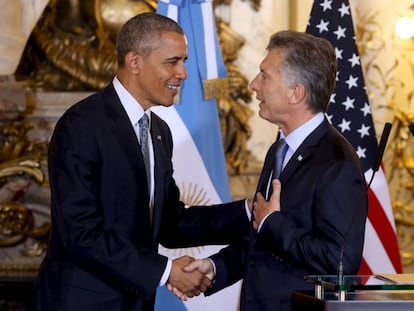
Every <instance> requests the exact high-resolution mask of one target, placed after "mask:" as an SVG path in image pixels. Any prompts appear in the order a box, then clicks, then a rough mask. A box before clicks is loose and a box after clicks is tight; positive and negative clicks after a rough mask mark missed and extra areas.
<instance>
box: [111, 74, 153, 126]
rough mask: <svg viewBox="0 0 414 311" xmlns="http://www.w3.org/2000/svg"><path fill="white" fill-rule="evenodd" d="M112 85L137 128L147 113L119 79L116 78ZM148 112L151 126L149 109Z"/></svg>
mask: <svg viewBox="0 0 414 311" xmlns="http://www.w3.org/2000/svg"><path fill="white" fill-rule="evenodd" d="M112 83H113V86H114V88H115V92H116V93H117V94H118V96H119V99H120V101H121V104H122V106H123V107H124V109H125V111H126V113H127V115H128V118H129V120H130V121H131V124H132V125H133V126H136V125H137V124H138V121H139V119H141V117H142V116H143V114H144V113H145V111H144V109H143V108H142V106H141V105H140V103H139V102H138V101H137V100H136V99H135V98H134V97H133V96H132V95H131V93H129V92H128V90H127V89H126V88H125V87H124V86H123V85H122V84H121V82H120V81H119V80H118V77H115V78H114V79H113V81H112ZM147 111H148V112H147V115H148V117H149V122H150V124H151V114H150V113H149V109H147Z"/></svg>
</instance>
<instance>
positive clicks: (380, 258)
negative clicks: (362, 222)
mask: <svg viewBox="0 0 414 311" xmlns="http://www.w3.org/2000/svg"><path fill="white" fill-rule="evenodd" d="M363 257H364V260H365V261H366V263H367V265H368V266H369V268H370V269H371V271H372V272H373V273H374V274H378V273H395V269H394V266H393V264H392V262H391V261H390V258H389V257H388V254H387V252H386V251H385V248H384V245H383V244H382V243H381V240H380V239H379V237H378V235H377V232H376V231H375V229H374V227H373V226H372V223H371V222H370V221H369V220H368V219H367V223H366V226H365V242H364V251H363Z"/></svg>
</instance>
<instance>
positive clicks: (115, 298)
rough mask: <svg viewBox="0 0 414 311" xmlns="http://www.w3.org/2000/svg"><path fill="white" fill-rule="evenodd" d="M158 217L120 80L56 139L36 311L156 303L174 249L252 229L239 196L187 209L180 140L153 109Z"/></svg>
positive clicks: (71, 114) (61, 127)
mask: <svg viewBox="0 0 414 311" xmlns="http://www.w3.org/2000/svg"><path fill="white" fill-rule="evenodd" d="M151 136H152V141H153V148H154V158H155V159H154V162H155V165H154V175H155V193H154V217H153V223H152V225H151V224H150V217H149V208H148V206H149V204H148V202H149V194H148V187H147V179H146V173H145V165H144V160H143V158H142V155H141V151H140V147H139V144H138V140H137V137H136V134H135V132H134V129H133V127H132V125H131V123H130V121H129V118H128V116H127V114H126V112H125V110H124V108H123V106H122V104H121V102H120V100H119V98H118V96H117V94H116V92H115V89H114V87H113V86H112V84H110V85H109V86H107V87H106V88H105V89H103V90H102V91H100V92H98V93H96V94H94V95H92V96H90V97H88V98H86V99H84V100H82V101H81V102H79V103H77V104H75V105H74V106H72V107H71V108H69V109H68V111H66V112H65V113H64V114H63V116H62V117H61V118H60V120H59V121H58V123H57V124H56V127H55V130H54V133H53V136H52V138H51V141H50V145H49V158H48V165H49V178H50V186H51V221H52V230H51V233H50V240H49V245H48V249H47V253H46V256H45V258H44V260H43V262H42V265H41V268H40V271H39V274H38V279H37V282H36V285H35V290H34V298H35V299H34V306H33V309H34V310H59V311H65V310H74V311H81V310H99V311H105V310H111V311H112V310H134V311H138V310H151V309H153V300H154V295H155V290H156V288H157V286H158V283H159V281H160V279H161V276H162V274H163V272H164V269H165V267H166V264H167V258H166V257H164V256H162V255H159V254H158V253H157V246H158V243H164V244H165V246H168V247H182V246H195V245H202V244H227V243H229V242H232V241H234V240H235V239H236V238H237V237H240V236H241V235H242V234H243V232H244V233H245V232H247V231H248V228H249V221H248V218H247V215H246V212H245V209H244V208H239V207H240V206H241V205H240V204H239V202H236V203H230V204H224V205H220V206H212V207H211V208H210V207H209V208H202V207H194V208H189V209H185V208H184V204H183V202H180V201H179V196H180V193H179V190H178V188H177V186H176V184H175V181H174V179H173V176H172V175H173V166H172V163H171V157H172V149H173V143H172V137H171V132H170V130H169V128H168V126H167V124H166V123H165V122H164V121H163V120H161V119H160V118H159V117H157V116H156V115H155V114H154V113H153V114H152V122H151Z"/></svg>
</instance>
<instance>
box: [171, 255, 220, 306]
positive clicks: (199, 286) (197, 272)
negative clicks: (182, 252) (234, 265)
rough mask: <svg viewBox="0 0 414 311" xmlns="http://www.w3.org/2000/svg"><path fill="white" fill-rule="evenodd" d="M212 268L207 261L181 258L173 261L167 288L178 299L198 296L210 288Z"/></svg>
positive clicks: (212, 274) (212, 275)
mask: <svg viewBox="0 0 414 311" xmlns="http://www.w3.org/2000/svg"><path fill="white" fill-rule="evenodd" d="M213 278H214V268H213V265H212V263H211V261H210V260H209V259H194V258H192V257H190V256H183V257H180V258H177V259H175V260H173V262H172V268H171V273H170V277H169V278H168V282H167V288H168V289H169V290H170V291H171V292H173V294H174V295H175V296H177V297H178V298H179V299H181V300H183V301H185V300H187V299H188V298H191V297H194V296H198V295H200V294H201V293H204V292H205V291H206V290H207V289H208V288H210V287H211V284H212V281H213Z"/></svg>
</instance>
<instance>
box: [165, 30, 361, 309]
mask: <svg viewBox="0 0 414 311" xmlns="http://www.w3.org/2000/svg"><path fill="white" fill-rule="evenodd" d="M267 50H268V53H267V56H266V57H265V58H264V60H263V61H262V62H261V65H260V73H259V74H258V75H257V76H256V77H255V79H254V80H253V81H252V82H251V85H250V86H251V89H252V90H254V91H255V92H256V93H257V96H256V97H257V99H258V100H259V101H260V103H259V107H260V111H259V115H260V116H261V117H262V118H263V119H266V120H268V121H269V122H271V123H274V124H276V125H278V126H279V128H280V131H279V134H278V142H276V143H275V144H274V145H272V146H271V147H270V149H269V151H268V153H267V155H266V158H265V161H264V166H263V170H262V173H261V175H260V177H259V182H258V186H257V194H256V200H255V203H254V205H253V206H254V208H253V216H254V217H253V219H254V220H253V222H252V227H253V230H252V232H251V234H250V236H248V237H246V238H245V239H243V240H240V241H239V242H238V243H234V244H232V245H230V246H229V247H227V248H224V249H222V250H221V251H220V252H219V253H218V254H216V255H213V256H211V258H210V259H200V260H196V261H194V262H192V263H190V265H189V266H188V267H186V268H185V269H186V270H187V271H194V270H195V269H199V270H200V271H203V272H204V273H210V275H211V277H212V276H213V275H215V281H214V285H213V287H212V288H211V289H209V290H208V291H207V293H208V294H212V293H214V292H215V291H218V290H220V289H221V288H223V287H226V286H229V285H231V284H233V283H234V282H236V281H237V280H239V279H241V278H243V285H242V293H241V301H240V309H241V310H242V311H256V310H257V311H267V310H269V311H270V310H272V311H280V310H291V294H292V291H294V290H309V289H312V288H313V285H312V284H309V283H306V282H305V281H304V276H306V275H309V274H336V273H337V271H338V267H339V265H340V261H341V259H340V258H341V257H342V255H341V252H342V249H343V251H344V252H343V253H344V256H343V267H344V270H343V271H344V273H345V274H355V273H357V271H358V269H359V265H360V261H361V258H362V249H363V242H364V232H365V221H366V216H367V189H366V183H365V178H364V175H363V171H362V168H361V165H360V161H359V159H358V157H357V155H356V153H355V151H354V149H353V147H352V146H351V145H350V144H349V143H348V141H347V140H346V139H345V138H344V137H343V136H342V135H341V134H340V133H339V132H338V131H337V130H336V129H335V128H334V127H333V126H332V125H331V124H330V123H329V122H328V120H327V119H326V118H325V116H324V112H325V111H326V109H327V106H328V103H329V100H330V96H331V93H332V91H333V89H334V86H335V79H336V55H335V51H334V49H333V47H332V46H331V44H330V43H329V42H328V41H326V40H324V39H321V38H317V37H313V36H311V35H308V34H306V33H300V32H294V31H282V32H279V33H276V34H274V35H272V36H271V38H270V41H269V44H268V46H267ZM281 140H284V141H285V142H286V143H287V147H286V149H285V156H284V159H283V160H281V161H279V162H280V164H281V165H282V172H281V173H280V175H277V176H274V175H275V169H273V168H274V167H275V164H278V163H279V162H278V161H276V160H275V158H276V149H277V146H278V145H279V141H281ZM275 162H276V163H275ZM272 188H273V194H272V195H271V196H270V200H267V198H268V197H269V195H270V193H269V192H270V190H271V189H272ZM170 289H172V290H173V291H174V292H175V293H176V294H177V296H179V297H181V298H182V299H186V297H185V295H183V294H182V293H180V292H179V291H177V290H176V289H174V288H173V287H172V286H170Z"/></svg>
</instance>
